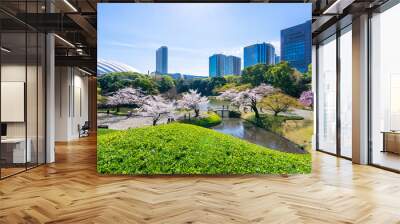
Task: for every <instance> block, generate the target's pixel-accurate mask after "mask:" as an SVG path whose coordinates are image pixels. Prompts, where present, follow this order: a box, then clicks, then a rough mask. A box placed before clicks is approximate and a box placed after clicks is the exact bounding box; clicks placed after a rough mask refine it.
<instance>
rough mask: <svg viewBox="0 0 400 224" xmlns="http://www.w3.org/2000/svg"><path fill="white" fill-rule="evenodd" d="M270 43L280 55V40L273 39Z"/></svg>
mask: <svg viewBox="0 0 400 224" xmlns="http://www.w3.org/2000/svg"><path fill="white" fill-rule="evenodd" d="M269 43H270V44H272V45H273V46H274V47H275V54H277V55H279V56H280V55H281V42H280V41H279V40H275V41H270V42H269Z"/></svg>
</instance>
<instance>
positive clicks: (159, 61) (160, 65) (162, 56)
mask: <svg viewBox="0 0 400 224" xmlns="http://www.w3.org/2000/svg"><path fill="white" fill-rule="evenodd" d="M156 73H158V74H168V48H167V47H166V46H162V47H160V48H158V49H157V51H156Z"/></svg>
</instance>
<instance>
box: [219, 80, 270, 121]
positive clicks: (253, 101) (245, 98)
mask: <svg viewBox="0 0 400 224" xmlns="http://www.w3.org/2000/svg"><path fill="white" fill-rule="evenodd" d="M275 91H276V89H274V87H272V86H270V85H266V84H261V85H259V86H257V87H255V88H253V89H247V90H244V91H241V92H238V91H236V90H227V91H225V92H223V93H222V94H221V95H220V96H218V97H217V99H224V100H230V101H231V104H232V105H234V106H237V107H238V108H240V107H241V106H242V107H250V108H251V109H252V110H253V111H254V114H255V117H256V119H259V118H260V113H259V111H258V107H257V106H258V103H259V102H260V101H261V100H262V98H263V97H265V96H268V95H270V94H272V93H274V92H275Z"/></svg>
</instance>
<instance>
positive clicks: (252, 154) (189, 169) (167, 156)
mask: <svg viewBox="0 0 400 224" xmlns="http://www.w3.org/2000/svg"><path fill="white" fill-rule="evenodd" d="M99 133H100V134H99V136H98V147H97V150H98V152H97V157H98V158H97V170H98V172H99V173H102V174H297V173H309V172H310V171H311V156H310V154H291V153H284V152H279V151H275V150H272V149H268V148H264V147H261V146H258V145H255V144H252V143H249V142H247V141H244V140H241V139H238V138H235V137H233V136H230V135H225V134H222V133H219V132H216V131H214V130H210V129H206V128H202V127H198V126H194V125H189V124H180V123H172V124H167V125H159V126H153V127H145V128H136V129H129V130H126V131H111V132H110V131H108V132H104V131H100V132H99Z"/></svg>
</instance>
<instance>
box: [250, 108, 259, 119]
mask: <svg viewBox="0 0 400 224" xmlns="http://www.w3.org/2000/svg"><path fill="white" fill-rule="evenodd" d="M251 109H253V111H254V114H255V116H256V119H257V120H259V119H260V113H259V112H258V109H257V106H251Z"/></svg>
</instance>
